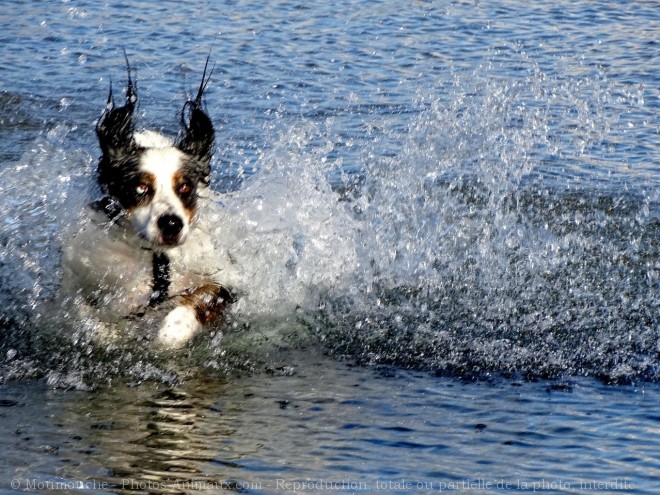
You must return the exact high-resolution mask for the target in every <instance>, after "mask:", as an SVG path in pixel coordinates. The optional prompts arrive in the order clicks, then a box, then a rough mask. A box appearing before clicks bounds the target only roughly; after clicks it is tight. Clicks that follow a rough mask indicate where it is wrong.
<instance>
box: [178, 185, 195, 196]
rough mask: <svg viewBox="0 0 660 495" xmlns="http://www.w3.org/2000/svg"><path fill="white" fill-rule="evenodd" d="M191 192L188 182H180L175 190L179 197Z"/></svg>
mask: <svg viewBox="0 0 660 495" xmlns="http://www.w3.org/2000/svg"><path fill="white" fill-rule="evenodd" d="M192 190H193V185H192V184H191V183H190V182H182V183H181V184H179V185H178V186H177V188H176V192H177V193H178V194H179V196H187V195H188V194H190V193H191V192H192Z"/></svg>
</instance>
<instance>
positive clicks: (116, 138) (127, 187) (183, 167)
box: [96, 59, 214, 247]
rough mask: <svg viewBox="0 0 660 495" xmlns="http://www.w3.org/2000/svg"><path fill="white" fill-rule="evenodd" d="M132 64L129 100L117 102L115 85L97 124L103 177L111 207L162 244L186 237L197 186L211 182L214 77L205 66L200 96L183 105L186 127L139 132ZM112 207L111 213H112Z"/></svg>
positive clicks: (169, 244)
mask: <svg viewBox="0 0 660 495" xmlns="http://www.w3.org/2000/svg"><path fill="white" fill-rule="evenodd" d="M126 64H127V69H128V86H127V88H126V102H125V104H124V105H123V106H121V107H116V106H115V104H114V101H113V97H112V87H111V88H110V94H109V96H108V102H107V105H106V108H105V111H104V112H103V114H102V115H101V118H100V119H99V121H98V123H97V125H96V134H97V136H98V139H99V144H100V146H101V152H102V155H101V159H100V161H99V165H98V176H97V178H98V182H99V186H100V187H101V190H102V192H103V193H104V194H105V195H106V198H105V200H106V205H112V206H108V207H107V212H108V213H109V214H110V216H119V215H120V214H121V216H122V218H125V219H126V220H128V222H129V223H130V225H131V226H132V227H133V228H134V229H135V231H136V233H137V234H138V235H139V236H140V237H141V238H142V239H144V240H146V241H147V242H148V243H150V244H152V245H154V246H158V247H172V246H177V245H180V244H182V243H183V242H185V240H186V238H187V237H188V234H189V231H190V228H191V224H192V222H193V219H194V217H195V213H196V207H197V198H198V190H199V188H201V187H204V186H206V185H208V182H209V176H210V173H211V154H212V152H213V140H214V130H213V124H212V123H211V119H209V117H208V115H207V114H206V113H205V112H204V110H203V108H202V97H203V94H204V90H205V89H206V86H207V84H208V82H209V78H210V75H209V78H207V74H206V70H207V68H208V59H207V61H206V66H205V67H204V74H203V75H202V82H201V84H200V86H199V91H198V92H197V97H196V98H195V99H194V100H193V99H191V100H189V101H187V102H186V103H185V105H184V106H183V109H182V111H181V132H180V133H179V136H178V137H177V139H176V140H174V141H173V140H169V139H168V138H165V137H164V136H162V135H160V134H158V133H155V132H149V131H147V132H141V133H136V132H135V126H134V122H133V113H134V111H135V107H136V104H137V91H136V88H135V85H134V84H133V81H132V79H131V69H130V66H129V65H128V60H127V61H126ZM110 211H112V213H110Z"/></svg>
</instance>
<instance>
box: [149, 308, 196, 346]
mask: <svg viewBox="0 0 660 495" xmlns="http://www.w3.org/2000/svg"><path fill="white" fill-rule="evenodd" d="M201 327H202V324H201V323H200V322H199V321H198V320H197V314H196V312H195V310H194V309H193V308H191V307H190V306H178V307H176V308H174V309H173V310H172V311H170V312H169V313H168V314H167V316H166V317H165V320H164V321H163V325H162V326H161V327H160V330H159V331H158V343H159V344H160V345H161V346H163V347H165V348H167V349H179V348H181V347H183V346H184V345H185V344H186V343H187V342H188V341H189V340H190V339H191V338H193V337H194V336H195V334H197V332H199V330H200V329H201Z"/></svg>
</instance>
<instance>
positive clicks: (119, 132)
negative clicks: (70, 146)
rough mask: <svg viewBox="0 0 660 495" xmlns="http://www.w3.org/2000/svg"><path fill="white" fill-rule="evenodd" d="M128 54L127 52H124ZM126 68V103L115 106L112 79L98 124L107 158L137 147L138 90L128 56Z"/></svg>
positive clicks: (100, 138) (123, 153) (97, 131)
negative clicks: (136, 107) (134, 134)
mask: <svg viewBox="0 0 660 495" xmlns="http://www.w3.org/2000/svg"><path fill="white" fill-rule="evenodd" d="M124 56H126V53H124ZM126 70H127V71H128V83H127V87H126V103H125V104H124V106H121V107H115V102H114V98H113V96H112V81H111V82H110V93H109V94H108V102H107V104H106V106H105V110H104V111H103V114H102V115H101V118H100V119H99V121H98V122H97V124H96V135H97V136H98V138H99V145H100V146H101V151H102V152H103V155H104V157H105V158H109V159H114V158H118V157H120V156H122V155H125V154H127V153H129V152H131V151H132V150H134V149H135V147H136V145H135V138H134V137H133V133H134V124H133V113H134V111H135V105H136V103H137V90H136V88H135V85H134V84H133V80H132V79H131V67H130V65H129V63H128V57H126Z"/></svg>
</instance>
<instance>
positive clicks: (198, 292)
mask: <svg viewBox="0 0 660 495" xmlns="http://www.w3.org/2000/svg"><path fill="white" fill-rule="evenodd" d="M232 302H234V297H233V296H232V295H231V293H230V292H229V291H228V290H227V289H225V288H224V287H223V286H221V285H217V284H205V285H202V286H200V287H197V288H195V289H192V290H191V291H190V292H188V293H187V294H185V295H184V296H182V299H181V303H180V304H179V306H177V307H176V308H174V309H173V310H172V311H170V312H169V313H168V314H167V316H166V317H165V321H164V322H163V325H162V326H161V328H160V331H159V332H158V341H159V343H160V344H161V345H162V346H163V347H166V348H170V349H178V348H180V347H183V346H184V345H185V344H186V342H188V341H189V340H190V339H191V338H192V337H194V336H195V335H196V334H197V333H199V331H200V330H201V329H202V326H203V325H206V324H209V323H212V322H213V321H215V320H216V319H217V318H218V317H219V316H220V315H221V314H222V312H223V311H224V310H225V308H226V307H227V306H229V305H230V304H231V303H232Z"/></svg>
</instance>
